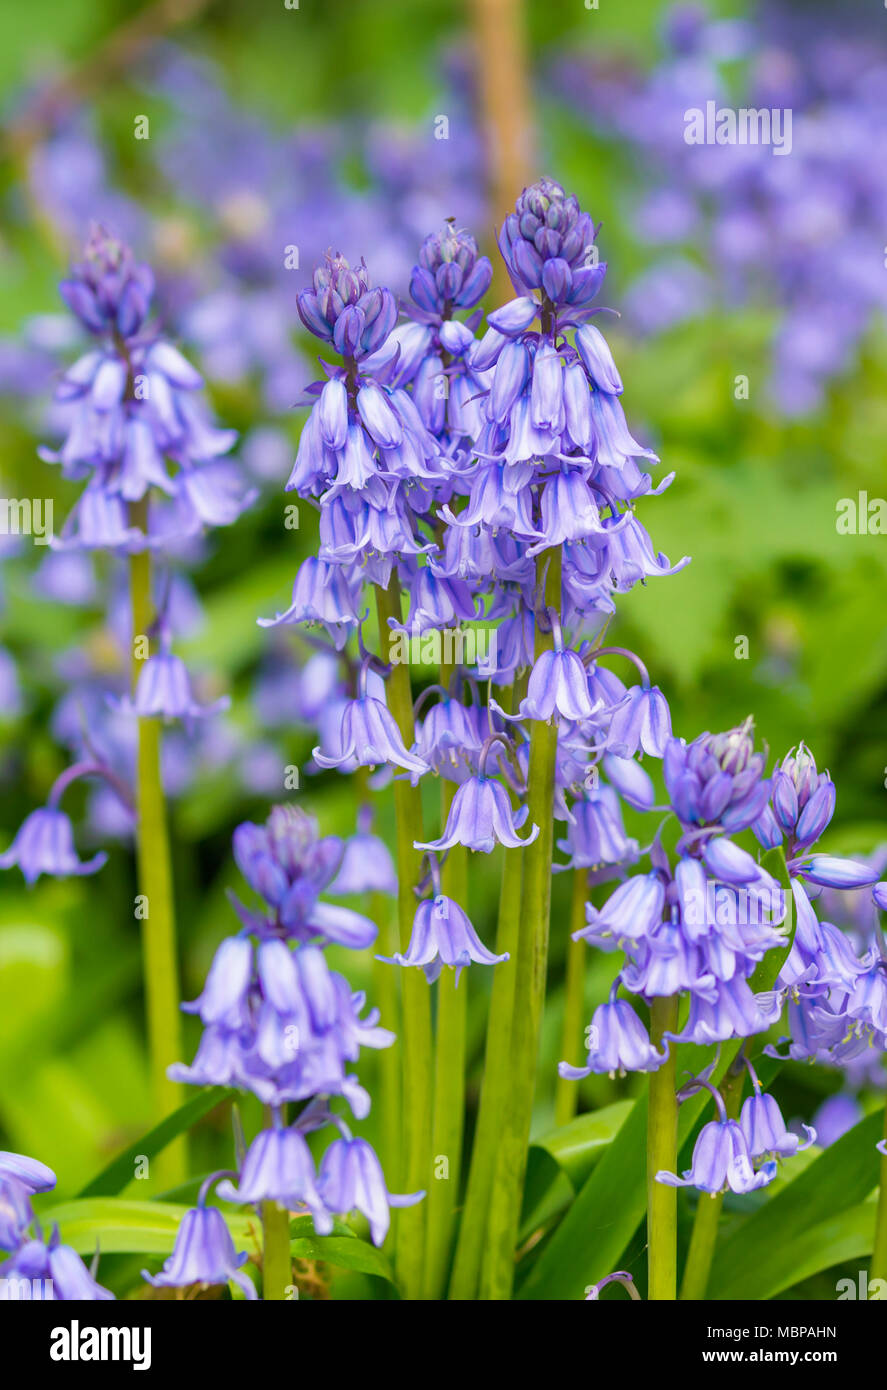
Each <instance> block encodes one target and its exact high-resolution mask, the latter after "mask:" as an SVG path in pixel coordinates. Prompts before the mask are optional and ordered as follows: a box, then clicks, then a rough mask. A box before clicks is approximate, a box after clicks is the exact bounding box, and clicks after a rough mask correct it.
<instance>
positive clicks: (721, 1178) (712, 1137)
mask: <svg viewBox="0 0 887 1390" xmlns="http://www.w3.org/2000/svg"><path fill="white" fill-rule="evenodd" d="M776 1168H777V1166H776V1163H775V1162H773V1161H771V1162H769V1163H765V1164H764V1165H763V1167H761V1168H760V1169H759V1170H758V1171H757V1172H755V1168H754V1164H753V1163H752V1155H751V1153H750V1152H749V1147H748V1142H747V1140H746V1137H745V1135H744V1133H743V1131H742V1129H741V1128H740V1126H739V1124H738V1122H737V1121H736V1120H727V1119H720V1120H712V1121H710V1123H709V1124H707V1125H703V1127H702V1129H701V1130H700V1132H699V1138H698V1139H697V1140H696V1144H695V1147H694V1149H693V1161H692V1164H691V1166H690V1168H688V1169H687V1171H686V1172H685V1173H684V1175H683V1177H680V1178H679V1177H677V1176H676V1174H674V1173H667V1172H659V1173H657V1174H656V1181H657V1182H661V1183H664V1184H665V1185H666V1187H697V1188H699V1190H700V1192H709V1193H711V1195H712V1196H714V1195H715V1194H716V1193H718V1192H723V1191H725V1190H726V1189H727V1188H729V1189H730V1191H731V1192H755V1191H756V1190H757V1189H758V1188H760V1187H766V1186H767V1184H768V1183H771V1182H772V1181H773V1179H774V1178H775V1177H776Z"/></svg>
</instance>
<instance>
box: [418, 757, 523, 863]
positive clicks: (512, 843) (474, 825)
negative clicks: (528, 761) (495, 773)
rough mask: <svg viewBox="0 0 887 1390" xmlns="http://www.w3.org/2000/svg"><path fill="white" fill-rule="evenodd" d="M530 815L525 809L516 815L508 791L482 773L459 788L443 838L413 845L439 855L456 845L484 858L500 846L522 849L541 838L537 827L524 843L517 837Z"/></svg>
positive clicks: (448, 816) (452, 803)
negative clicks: (462, 846) (537, 837)
mask: <svg viewBox="0 0 887 1390" xmlns="http://www.w3.org/2000/svg"><path fill="white" fill-rule="evenodd" d="M528 815H529V811H528V809H527V807H526V806H522V807H521V809H520V810H519V811H518V812H517V813H515V812H513V811H512V809H511V803H510V801H509V799H508V793H507V792H506V790H505V788H504V787H502V786H500V784H499V783H498V782H495V781H493V780H492V779H491V778H489V777H486V776H484V775H483V773H481V774H480V775H478V776H477V777H469V778H468V779H467V781H465V782H463V783H462V785H461V786H460V787H459V789H458V791H457V792H456V794H455V796H454V797H453V800H452V802H451V804H450V809H449V812H448V813H447V823H446V826H445V828H444V832H443V834H442V835H441V836H440V838H439V839H437V840H432V841H430V842H428V843H424V844H423V843H420V842H419V841H414V845H415V848H416V849H425V850H437V851H438V852H440V851H443V850H447V849H452V847H453V845H464V846H465V847H466V849H475V850H479V851H480V852H481V853H482V854H492V852H493V850H494V849H495V848H496V845H497V844H500V845H505V846H506V848H508V849H520V848H522V847H523V846H524V845H529V844H532V842H533V841H534V840H535V838H536V836H537V835H538V834H539V827H538V825H532V826H531V827H530V833H529V834H528V835H527V837H526V838H525V839H523V840H522V839H521V838H520V836H519V835H518V833H517V832H518V830H520V828H521V826H522V825H523V824H524V821H525V820H526V819H527V816H528Z"/></svg>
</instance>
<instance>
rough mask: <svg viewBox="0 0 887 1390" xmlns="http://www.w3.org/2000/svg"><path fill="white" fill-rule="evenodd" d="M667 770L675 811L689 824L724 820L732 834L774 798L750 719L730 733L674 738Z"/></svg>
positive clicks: (666, 755)
mask: <svg viewBox="0 0 887 1390" xmlns="http://www.w3.org/2000/svg"><path fill="white" fill-rule="evenodd" d="M663 773H664V776H665V785H666V787H667V788H668V794H669V798H670V800H671V804H672V806H673V808H674V810H675V813H676V814H677V816H678V817H679V819H680V820H681V821H682V822H683V823H684V824H685V825H688V826H703V825H705V826H712V825H718V826H720V827H721V828H722V829H723V830H726V831H727V832H728V834H732V833H734V832H736V831H738V830H743V829H744V828H745V827H746V826H748V825H751V823H752V821H754V820H756V819H757V817H758V816H759V815H760V814H761V812H762V811H763V809H764V807H765V806H766V804H767V801H768V799H769V786H768V785H767V783H766V782H764V781H763V780H762V778H763V773H764V755H763V754H762V753H755V751H754V731H753V724H752V720H751V719H750V718H749V719H747V720H746V721H745V723H744V724H742V725H739V726H738V727H737V728H735V729H730V730H729V731H728V732H727V733H725V734H708V733H706V734H700V736H699V737H698V738H696V739H694V740H693V742H692V743H690V744H689V745H688V744H686V743H685V742H684V740H683V739H677V738H674V739H672V740H671V741H670V742H669V744H668V746H667V747H666V749H665V752H664V756H663Z"/></svg>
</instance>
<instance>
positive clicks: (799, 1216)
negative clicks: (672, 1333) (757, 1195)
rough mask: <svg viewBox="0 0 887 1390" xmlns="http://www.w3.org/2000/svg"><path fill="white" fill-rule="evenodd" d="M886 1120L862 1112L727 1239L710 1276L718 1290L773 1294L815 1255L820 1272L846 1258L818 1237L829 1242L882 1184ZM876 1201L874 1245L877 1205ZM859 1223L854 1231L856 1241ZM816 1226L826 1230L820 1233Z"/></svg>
mask: <svg viewBox="0 0 887 1390" xmlns="http://www.w3.org/2000/svg"><path fill="white" fill-rule="evenodd" d="M883 1124H884V1112H883V1110H881V1111H879V1112H878V1113H877V1114H874V1115H867V1116H866V1118H865V1119H864V1120H860V1122H859V1124H857V1125H854V1127H853V1129H851V1130H849V1131H848V1132H847V1133H846V1134H844V1135H842V1136H841V1138H840V1139H838V1140H837V1141H836V1142H835V1143H834V1144H831V1145H830V1146H829V1147H828V1148H827V1149H825V1150H824V1151H823V1152H822V1153H821V1154H820V1155H819V1157H818V1158H817V1159H816V1161H815V1162H814V1163H811V1164H810V1166H809V1168H807V1169H806V1170H805V1172H803V1173H801V1174H800V1175H799V1176H798V1177H797V1178H796V1179H795V1181H794V1182H791V1183H789V1184H788V1185H787V1186H786V1187H784V1188H783V1189H782V1191H781V1192H779V1193H778V1194H777V1195H776V1196H775V1197H774V1198H773V1200H772V1201H770V1202H767V1203H766V1204H765V1205H764V1206H763V1207H761V1208H760V1210H759V1211H756V1212H755V1213H754V1215H753V1216H750V1217H749V1219H748V1220H747V1221H745V1222H744V1223H743V1224H742V1226H741V1227H740V1228H739V1229H738V1230H736V1231H735V1232H733V1233H732V1234H731V1235H730V1236H728V1237H726V1238H725V1239H724V1240H723V1241H722V1243H721V1245H720V1246H719V1248H718V1250H717V1252H716V1254H715V1259H714V1264H713V1265H712V1271H711V1278H710V1280H709V1291H710V1293H711V1296H712V1297H714V1298H753V1299H761V1298H770V1297H772V1296H773V1294H774V1293H777V1292H779V1291H780V1289H784V1288H788V1287H790V1286H791V1285H792V1284H793V1283H796V1282H798V1280H800V1279H802V1278H805V1277H806V1273H809V1272H811V1269H810V1265H811V1261H812V1262H813V1263H814V1265H815V1269H814V1270H813V1271H812V1272H815V1270H817V1269H827V1268H828V1267H829V1266H830V1265H833V1264H836V1263H838V1262H839V1261H840V1260H841V1259H843V1258H844V1256H843V1255H841V1254H840V1253H839V1247H837V1246H836V1248H835V1251H832V1250H830V1249H829V1246H828V1244H827V1243H826V1244H823V1245H822V1246H821V1247H819V1248H818V1247H817V1246H816V1240H820V1241H826V1242H827V1238H828V1237H829V1232H830V1223H833V1222H834V1221H835V1219H836V1218H837V1216H839V1215H840V1213H841V1212H844V1211H848V1210H849V1209H850V1208H854V1207H859V1206H860V1204H862V1203H864V1202H865V1199H866V1197H868V1196H869V1194H870V1193H871V1192H872V1190H873V1189H874V1187H875V1186H876V1184H877V1181H878V1166H879V1163H880V1158H879V1155H878V1152H877V1149H876V1148H875V1145H876V1143H877V1141H878V1139H879V1138H880V1137H881V1135H882V1134H883ZM869 1209H870V1222H871V1229H870V1232H869V1237H868V1239H869V1242H870V1244H869V1248H871V1240H872V1237H873V1235H874V1228H875V1208H874V1206H870V1208H869ZM854 1219H855V1220H862V1218H861V1217H857V1218H854ZM850 1225H851V1226H852V1223H850ZM854 1229H855V1228H854ZM854 1229H849V1230H848V1233H847V1238H848V1240H850V1242H851V1244H852V1239H853V1236H854ZM814 1232H818V1235H816V1236H815V1238H814ZM857 1234H858V1232H857ZM811 1242H812V1243H811ZM793 1251H794V1252H796V1254H797V1258H798V1260H799V1262H800V1264H799V1268H798V1270H795V1269H794V1268H793V1266H792V1263H791V1260H792V1252H793ZM817 1261H818V1263H817ZM805 1271H806V1273H805Z"/></svg>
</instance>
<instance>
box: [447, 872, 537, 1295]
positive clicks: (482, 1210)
mask: <svg viewBox="0 0 887 1390" xmlns="http://www.w3.org/2000/svg"><path fill="white" fill-rule="evenodd" d="M521 870H522V851H521V850H519V849H507V850H505V851H504V852H503V856H502V885H501V890H500V894H499V921H498V926H497V929H496V954H497V955H498V956H502V955H505V954H507V955H508V957H509V959H508V960H507V961H503V962H502V964H501V965H497V966H495V967H494V974H493V989H492V994H491V996H490V1011H489V1016H488V1019H487V1041H486V1050H485V1054H484V1073H483V1082H482V1084H481V1094H480V1108H479V1110H478V1116H477V1125H476V1127H475V1131H474V1144H473V1146H472V1150H471V1168H470V1170H469V1174H468V1187H467V1190H466V1193H465V1203H464V1206H463V1208H462V1219H461V1221H460V1223H459V1239H458V1242H457V1244H456V1256H455V1260H454V1262H453V1274H452V1278H451V1280H450V1294H449V1296H450V1298H451V1299H462V1300H472V1299H475V1298H476V1297H477V1285H478V1277H479V1275H480V1262H481V1256H482V1255H483V1249H484V1237H485V1235H486V1229H487V1213H488V1210H489V1202H490V1192H491V1191H492V1187H493V1177H494V1174H495V1171H496V1154H497V1151H498V1146H499V1136H500V1133H501V1126H502V1116H503V1113H504V1110H505V1101H506V1097H507V1095H508V1087H509V1085H510V1083H511V1058H510V1051H511V1019H512V1014H513V1011H514V981H515V972H516V964H517V943H518V935H519V932H520V900H521Z"/></svg>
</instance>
